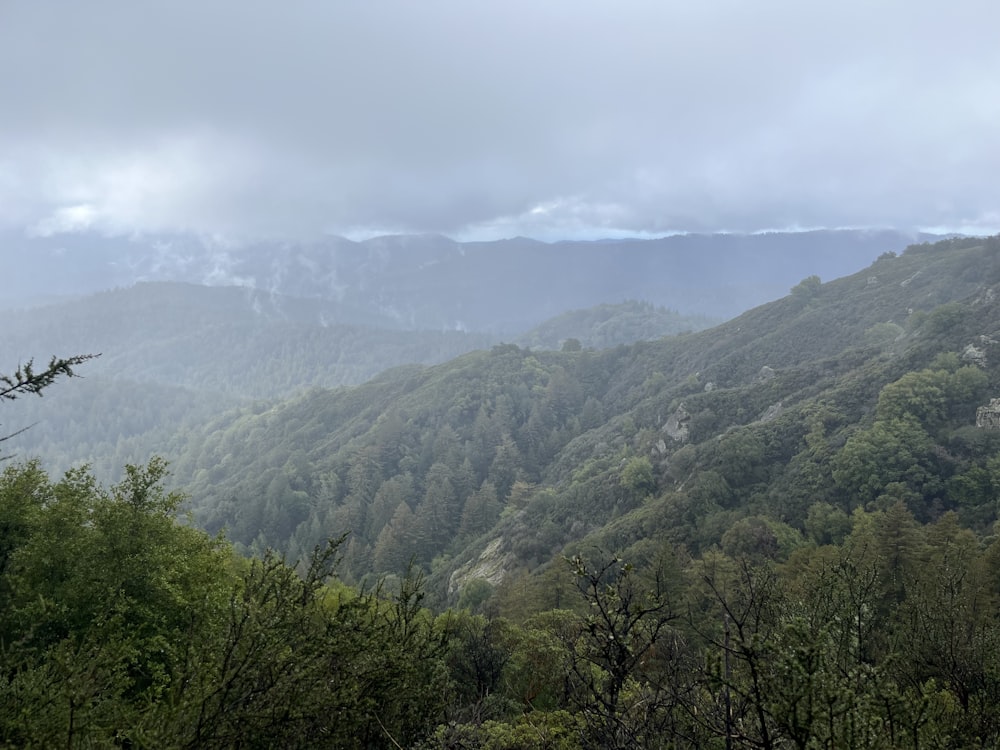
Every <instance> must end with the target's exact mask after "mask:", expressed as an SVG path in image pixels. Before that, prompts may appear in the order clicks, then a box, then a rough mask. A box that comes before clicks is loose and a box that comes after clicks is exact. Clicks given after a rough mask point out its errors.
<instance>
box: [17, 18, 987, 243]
mask: <svg viewBox="0 0 1000 750" xmlns="http://www.w3.org/2000/svg"><path fill="white" fill-rule="evenodd" d="M998 22H1000V10H998V6H996V5H995V3H993V2H987V1H985V0H982V1H976V0H957V2H954V3H950V4H947V5H945V4H941V3H937V2H924V1H918V2H912V1H911V2H905V3H904V2H891V1H887V2H879V3H871V2H866V1H862V0H847V1H846V2H842V3H837V4H826V5H817V4H814V3H802V2H797V1H793V0H781V1H778V2H768V1H765V2H762V3H745V2H742V1H737V0H711V1H709V2H705V3H691V2H684V3H680V2H672V1H670V2H664V1H662V0H659V1H654V0H650V1H649V2H640V1H638V0H624V1H623V2H617V3H606V2H597V1H596V0H584V1H583V2H580V1H579V0H575V1H573V0H550V1H547V2H522V1H521V0H513V1H512V2H504V3H471V2H460V0H427V1H426V2H419V3H414V2H402V1H401V0H395V1H394V0H387V1H386V2H366V3H360V2H359V3H346V2H345V3H331V2H323V1H320V0H313V1H309V0H302V1H301V2H295V3H256V2H250V3H247V2H235V1H231V0H217V1H215V2H211V3H195V2H190V1H189V0H175V2H171V3H158V4H155V7H154V4H140V3H120V2H101V1H100V0H97V1H96V2H89V3H69V4H56V3H28V2H21V3H6V4H4V5H3V6H2V7H0V71H2V72H0V94H2V97H3V102H4V116H3V117H2V118H0V223H2V224H3V225H5V226H8V227H9V226H16V227H24V228H28V229H29V230H30V231H34V232H37V233H54V232H61V231H70V230H74V229H81V228H90V229H97V230H100V231H104V232H109V233H131V232H155V231H193V232H198V233H202V234H208V235H219V236H226V237H261V236H271V237H276V236H280V237H309V236H315V235H318V234H322V233H333V234H345V235H348V236H355V237H357V236H364V235H370V234H377V233H386V232H441V233H444V234H448V235H451V236H453V237H456V238H478V237H484V238H485V237H499V236H512V235H516V234H523V235H529V236H534V237H538V238H542V239H557V238H561V237H597V236H621V235H632V234H634V235H646V234H664V233H667V232H675V231H718V230H728V231H759V230H764V229H785V228H805V227H841V226H852V227H865V226H879V227H882V226H892V227H896V228H903V229H912V228H944V229H950V230H964V231H970V232H993V231H997V228H998V227H1000V183H998V181H997V180H996V175H997V174H998V173H1000V141H998V138H997V135H996V134H997V133H998V132H1000V90H998V86H1000V84H998V83H997V82H998V81H1000V45H997V44H996V29H997V26H998Z"/></svg>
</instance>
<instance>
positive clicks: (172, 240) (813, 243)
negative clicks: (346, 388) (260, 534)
mask: <svg viewBox="0 0 1000 750" xmlns="http://www.w3.org/2000/svg"><path fill="white" fill-rule="evenodd" d="M932 238H933V237H932V236H931V235H917V236H915V235H914V234H912V233H904V232H898V231H890V230H885V231H868V230H866V231H861V230H823V231H813V232H799V233H767V234H751V235H744V234H712V235H698V234H691V235H676V236H670V237H663V238H660V239H652V240H606V241H598V242H579V241H572V242H559V243H543V242H538V241H535V240H531V239H527V238H523V237H518V238H513V239H507V240H500V241H495V242H465V243H462V242H455V241H453V240H450V239H448V238H446V237H442V236H440V235H418V236H386V237H378V238H373V239H370V240H366V241H364V242H353V241H351V240H348V239H344V238H342V237H329V238H326V239H324V240H322V241H317V242H308V243H292V242H268V243H263V242H262V243H255V244H250V245H245V246H241V247H231V246H226V245H225V244H224V243H219V242H211V241H205V240H201V239H198V238H196V237H193V236H187V235H164V236H159V237H150V236H145V237H134V238H127V237H104V236H101V235H98V234H95V233H79V234H60V235H52V236H48V237H28V236H25V235H23V234H20V233H13V232H7V233H4V234H0V258H2V262H3V266H4V269H5V273H4V274H3V275H2V276H0V306H3V307H12V306H23V305H32V304H38V303H40V302H45V301H52V300H53V299H58V298H61V297H68V296H80V295H86V294H90V293H94V292H97V291H100V290H105V289H111V288H115V287H123V286H130V285H132V284H135V283H136V282H140V281H181V282H187V283H192V284H200V285H209V286H242V287H250V288H253V289H256V290H259V291H263V292H267V293H269V294H274V295H283V296H287V297H298V298H307V299H325V300H331V301H335V302H337V303H338V306H339V308H338V315H339V316H341V317H340V319H337V320H330V319H327V318H324V320H325V321H326V322H347V323H361V322H365V323H372V324H375V325H378V326H380V327H396V328H403V329H430V330H469V331H473V330H475V331H489V332H493V333H497V334H507V335H511V334H518V333H523V332H525V331H526V330H528V329H529V328H531V327H532V326H534V325H537V324H539V323H541V322H542V321H543V320H546V319H548V318H552V317H554V316H556V315H559V314H561V313H564V312H565V311H567V310H572V309H581V308H587V307H591V306H594V305H598V304H602V303H609V302H610V303H615V302H621V301H622V300H625V299H638V300H642V301H646V302H650V303H652V304H654V305H662V306H665V307H668V308H671V309H674V310H678V311H680V312H682V313H685V314H696V315H705V316H710V317H713V318H730V317H733V316H735V315H738V314H739V313H740V312H742V311H744V310H746V309H749V308H750V307H753V306H755V305H758V304H762V303H764V302H766V301H768V300H771V299H774V298H776V297H780V296H782V295H784V294H786V293H787V291H788V289H789V288H790V287H791V286H792V285H794V284H795V283H797V282H798V281H799V280H800V279H802V278H803V277H804V276H808V275H813V274H815V275H818V276H820V277H822V278H824V279H827V278H833V277H839V276H843V275H845V274H848V273H851V272H853V271H855V270H856V269H857V268H860V267H863V266H865V265H867V264H868V263H870V262H871V261H872V260H873V259H874V258H876V257H877V256H878V255H880V254H881V253H883V252H887V251H894V252H898V251H902V250H903V249H904V248H905V247H906V246H907V245H909V244H912V243H914V242H920V241H924V240H927V239H932Z"/></svg>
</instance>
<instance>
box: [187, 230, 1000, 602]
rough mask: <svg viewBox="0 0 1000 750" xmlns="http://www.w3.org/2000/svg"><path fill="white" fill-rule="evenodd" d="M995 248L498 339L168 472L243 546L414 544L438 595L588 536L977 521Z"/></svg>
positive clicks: (396, 569)
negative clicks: (666, 325)
mask: <svg viewBox="0 0 1000 750" xmlns="http://www.w3.org/2000/svg"><path fill="white" fill-rule="evenodd" d="M997 252H998V244H997V239H996V238H991V239H988V240H954V241H948V242H944V243H939V244H936V245H925V246H914V247H912V248H910V249H909V250H908V251H907V252H906V253H904V254H903V255H901V256H895V255H893V254H886V255H885V256H883V257H882V258H880V259H879V260H878V261H876V263H874V264H873V265H872V266H871V267H870V268H868V269H866V270H865V271H862V272H861V273H859V274H855V275H853V276H849V277H845V278H843V279H838V280H836V281H833V282H829V283H827V284H822V283H820V281H819V279H817V278H813V277H809V278H806V279H804V280H803V281H802V282H801V283H799V284H798V285H796V286H795V287H794V288H793V289H792V292H791V294H789V295H788V296H787V297H785V298H783V299H781V300H778V301H776V302H773V303H771V304H768V305H765V306H763V307H760V308H757V309H755V310H752V311H750V312H748V313H746V314H744V315H743V316H741V317H739V318H737V319H734V320H732V321H729V322H728V323H725V324H723V325H722V326H718V327H716V328H714V329H710V330H707V331H702V332H700V333H693V334H687V335H681V336H676V337H669V338H665V339H662V340H659V341H654V342H644V343H639V344H635V345H632V346H627V347H618V348H616V349H613V350H608V351H602V352H591V351H579V352H532V351H528V350H524V349H520V348H518V347H516V346H513V345H503V346H497V347H494V348H493V349H492V350H491V351H488V352H476V353H472V354H468V355H465V356H463V357H461V358H459V359H457V360H454V361H452V362H449V363H445V364H443V365H438V366H435V367H431V368H404V369H401V370H395V371H390V372H388V373H385V374H383V375H382V376H380V377H379V378H377V379H375V380H374V381H372V382H370V383H368V384H366V385H364V386H360V387H357V388H351V389H345V390H339V391H328V392H327V391H319V392H315V393H312V394H309V395H307V396H305V397H303V398H302V399H299V400H294V401H290V402H286V403H283V404H279V405H277V406H275V407H273V408H269V409H264V410H256V411H255V410H253V409H249V410H244V411H242V412H240V413H235V414H231V415H228V416H226V417H223V418H220V419H219V420H217V421H216V422H215V423H213V424H212V425H211V426H210V427H209V428H208V429H205V430H203V431H200V432H195V433H191V434H186V435H184V436H183V437H182V438H179V440H180V441H181V443H183V446H181V444H180V443H179V444H178V449H179V450H180V451H181V452H182V454H183V455H182V457H181V458H180V459H178V461H177V463H176V465H175V469H176V472H177V478H178V480H179V481H180V482H181V483H183V484H184V485H185V486H186V487H188V489H189V490H190V492H191V495H192V502H193V508H194V512H195V517H196V518H197V519H199V521H200V522H201V523H203V524H205V525H206V526H207V527H208V528H209V529H211V530H215V529H220V528H225V529H227V533H229V534H230V535H231V537H232V538H233V539H234V540H235V541H237V542H239V543H240V544H243V545H247V546H248V547H250V548H255V549H263V548H265V547H267V546H273V547H276V548H278V549H281V550H285V551H288V552H289V553H290V554H291V555H292V556H293V557H296V556H300V555H301V554H302V553H303V551H304V550H308V549H310V548H311V547H312V545H313V544H315V542H316V540H317V539H319V538H321V537H323V536H324V535H328V534H330V533H343V532H349V533H350V537H349V541H348V543H347V546H346V549H345V561H344V573H345V575H347V576H348V578H349V579H353V580H359V579H363V578H365V576H366V575H370V574H371V573H372V572H373V571H374V572H375V573H401V572H402V570H403V569H404V568H405V566H406V564H407V562H408V561H409V560H411V559H413V560H415V561H416V562H417V563H418V564H419V565H421V566H423V567H424V568H425V569H426V570H427V571H428V572H429V573H430V576H431V578H430V580H431V583H432V585H433V587H434V588H433V590H432V594H433V595H434V596H436V597H438V598H437V601H438V602H439V603H441V604H444V603H445V602H449V601H450V602H454V601H456V600H457V597H460V596H461V595H462V592H463V590H465V589H466V588H467V587H468V586H470V585H474V586H476V587H479V589H480V590H489V591H494V594H495V596H497V597H500V596H502V594H503V590H504V588H505V587H506V588H510V587H511V586H512V585H514V584H513V583H512V582H513V581H516V580H518V579H519V578H520V577H521V576H527V578H526V579H525V580H526V581H527V583H525V584H524V585H530V581H532V580H534V579H536V578H538V577H539V576H543V575H544V574H545V571H546V570H547V569H549V567H550V565H551V561H552V560H553V559H558V557H559V555H560V554H561V553H563V552H565V551H566V550H572V549H573V548H574V545H580V544H600V545H601V546H604V547H609V548H614V549H625V548H629V547H631V546H632V545H640V546H641V545H643V544H645V543H646V542H647V540H648V539H650V538H656V539H661V540H662V539H666V540H669V541H670V542H671V543H673V544H677V545H683V546H684V547H685V548H687V549H689V550H690V551H691V552H693V553H699V552H701V551H704V550H707V549H709V548H710V547H711V546H712V545H723V546H725V545H727V544H728V545H730V546H731V547H732V548H733V549H736V548H739V547H740V545H745V546H753V545H754V544H756V543H757V542H755V541H754V540H755V539H757V536H759V537H760V539H759V540H757V541H761V543H764V542H766V543H767V544H770V545H772V546H773V547H774V549H775V550H776V551H775V553H774V554H775V555H778V554H779V553H780V554H787V553H788V552H789V551H790V550H791V549H793V548H794V547H796V546H797V545H799V544H801V543H804V542H805V541H806V540H808V539H809V538H810V535H811V534H815V535H818V536H819V537H820V538H825V537H823V535H824V534H834V535H835V534H836V533H837V531H836V529H837V523H842V521H843V519H844V518H847V517H849V516H850V514H851V512H852V511H853V510H854V509H855V508H857V507H869V508H877V507H887V506H888V505H891V504H892V502H894V501H895V500H896V499H901V500H904V501H905V502H906V503H907V505H908V506H909V507H911V508H912V510H913V512H914V514H915V515H916V517H917V518H918V519H920V520H921V521H931V520H934V519H936V518H938V517H940V515H941V513H943V512H945V511H949V510H954V511H956V512H958V513H959V514H960V516H961V517H962V520H963V522H965V523H966V524H968V525H970V526H971V527H973V528H976V529H977V530H979V531H981V532H985V531H986V530H988V529H989V527H990V524H992V522H993V521H994V520H995V509H994V508H993V507H992V500H991V499H990V497H991V496H990V494H989V490H988V487H990V486H992V485H991V484H990V482H992V481H993V479H992V478H991V477H992V474H991V473H990V472H991V471H992V470H991V469H990V468H989V466H991V464H990V463H989V462H990V460H991V458H992V456H993V453H992V452H993V451H994V450H995V448H996V446H997V440H996V434H995V433H991V432H988V431H982V430H976V429H975V427H974V426H973V425H974V423H975V412H976V408H977V406H979V405H981V404H983V403H985V402H986V401H988V400H989V395H990V393H991V392H995V389H996V388H997V386H998V385H1000V384H998V383H997V382H996V370H995V366H994V364H993V363H994V362H995V360H996V355H997V352H996V351H995V348H994V347H995V346H996V344H995V343H993V342H994V338H997V339H1000V334H998V332H1000V318H997V312H996V311H997V308H996V305H995V303H994V300H995V298H996V291H994V285H996V284H998V283H1000V263H998V259H997ZM994 334H998V335H997V336H996V337H994ZM922 399H923V400H930V402H931V403H928V404H923V405H921V400H922ZM890 404H893V405H890ZM879 446H883V447H882V448H881V449H880V450H881V453H879V454H877V455H879V456H881V458H876V459H871V456H872V455H873V451H876V450H877V449H879ZM894 456H895V458H893V457H894ZM873 467H878V468H877V471H876V468H873ZM822 518H826V519H827V522H828V523H829V525H830V526H831V529H828V530H825V531H824V530H823V529H822V528H821V527H822V523H821V521H820V520H819V519H822ZM831 519H832V520H831ZM837 519H840V520H839V521H838V520H837ZM817 524H818V526H817ZM811 528H812V529H813V530H812V531H811V530H810V529H811ZM755 535H756V536H755ZM767 540H771V541H767ZM567 545H569V546H567ZM477 580H478V581H480V582H479V583H476V581H477ZM483 586H486V587H487V589H483ZM497 587H499V588H497ZM541 588H544V586H542V587H541ZM550 604H551V603H550V602H541V604H540V606H550Z"/></svg>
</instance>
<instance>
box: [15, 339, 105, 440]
mask: <svg viewBox="0 0 1000 750" xmlns="http://www.w3.org/2000/svg"><path fill="white" fill-rule="evenodd" d="M99 356H101V355H99V354H78V355H76V356H73V357H67V358H65V359H63V358H60V357H55V356H53V357H52V359H51V360H50V361H49V365H48V367H46V368H45V369H44V370H41V371H40V372H39V371H36V370H35V361H34V360H33V359H29V360H28V361H27V362H25V363H24V364H23V365H18V367H17V369H16V370H14V373H13V374H12V375H6V374H4V373H0V401H13V400H14V399H16V398H19V397H20V396H25V395H28V394H34V395H36V396H41V395H42V391H44V390H45V389H46V388H48V387H49V386H50V385H52V384H53V383H54V382H56V380H57V379H58V378H60V377H67V378H72V377H76V372H75V371H74V369H73V368H74V367H76V366H77V365H82V364H83V363H84V362H86V361H87V360H91V359H94V357H99ZM22 431H23V430H18V431H17V432H14V433H12V434H10V435H3V436H0V443H2V442H4V441H5V440H10V439H11V438H12V437H14V436H15V435H18V434H20V433H21V432H22Z"/></svg>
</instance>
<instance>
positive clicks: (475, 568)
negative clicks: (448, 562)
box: [448, 539, 516, 594]
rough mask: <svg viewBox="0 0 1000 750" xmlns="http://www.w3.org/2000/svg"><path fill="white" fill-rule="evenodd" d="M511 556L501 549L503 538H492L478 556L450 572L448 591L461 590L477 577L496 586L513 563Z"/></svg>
mask: <svg viewBox="0 0 1000 750" xmlns="http://www.w3.org/2000/svg"><path fill="white" fill-rule="evenodd" d="M515 562H516V561H515V560H514V558H513V556H512V555H511V554H510V553H509V552H504V551H503V539H494V540H493V541H492V542H490V543H489V544H487V545H486V548H485V549H484V550H483V551H482V553H481V554H480V555H479V557H478V558H476V559H475V560H473V561H472V562H470V563H467V564H465V565H463V566H462V567H461V568H459V569H458V570H456V571H455V572H454V573H452V574H451V578H449V579H448V593H449V594H454V593H455V592H457V591H461V589H462V587H464V586H465V585H466V584H467V583H469V582H470V581H474V580H476V579H478V578H481V579H483V580H484V581H487V582H488V583H489V584H491V585H493V586H496V585H498V584H499V583H501V582H502V581H503V579H504V578H505V577H506V576H507V573H508V571H509V569H510V566H511V565H513V564H515Z"/></svg>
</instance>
